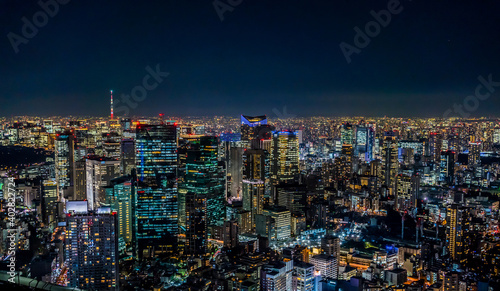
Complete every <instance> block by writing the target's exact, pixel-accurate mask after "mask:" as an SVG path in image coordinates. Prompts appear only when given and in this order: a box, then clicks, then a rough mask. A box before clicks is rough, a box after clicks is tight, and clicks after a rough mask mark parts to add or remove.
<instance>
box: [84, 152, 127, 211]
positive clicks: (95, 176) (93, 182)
mask: <svg viewBox="0 0 500 291" xmlns="http://www.w3.org/2000/svg"><path fill="white" fill-rule="evenodd" d="M85 172H86V179H85V181H86V188H87V191H86V193H87V201H88V203H89V210H93V209H95V208H98V207H100V206H102V205H103V204H105V203H106V190H105V189H104V187H106V186H108V185H110V182H111V180H113V179H115V178H118V177H119V176H120V161H118V160H114V159H108V158H103V157H95V156H93V157H89V158H87V159H86V160H85Z"/></svg>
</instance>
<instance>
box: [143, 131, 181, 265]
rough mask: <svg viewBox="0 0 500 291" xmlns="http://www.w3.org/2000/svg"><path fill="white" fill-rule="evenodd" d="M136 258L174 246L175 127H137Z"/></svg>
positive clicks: (175, 229) (176, 222)
mask: <svg viewBox="0 0 500 291" xmlns="http://www.w3.org/2000/svg"><path fill="white" fill-rule="evenodd" d="M136 165H137V180H138V186H137V203H136V205H137V208H136V210H135V218H136V223H135V225H136V228H137V230H136V232H137V241H136V248H137V250H138V255H139V257H142V256H144V255H146V256H150V255H154V253H155V252H161V251H174V250H175V248H176V245H177V234H178V232H179V229H178V205H177V180H176V170H177V126H176V124H175V123H169V124H160V125H145V124H139V125H137V127H136Z"/></svg>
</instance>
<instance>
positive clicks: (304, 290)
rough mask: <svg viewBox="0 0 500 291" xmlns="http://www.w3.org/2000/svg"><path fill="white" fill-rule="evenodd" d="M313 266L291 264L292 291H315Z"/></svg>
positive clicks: (298, 263) (298, 262)
mask: <svg viewBox="0 0 500 291" xmlns="http://www.w3.org/2000/svg"><path fill="white" fill-rule="evenodd" d="M315 283H316V282H315V280H314V265H312V264H309V263H304V262H301V261H297V262H295V261H294V262H293V286H294V289H293V290H297V291H315V290H316V288H317V286H316V284H315Z"/></svg>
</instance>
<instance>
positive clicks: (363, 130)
mask: <svg viewBox="0 0 500 291" xmlns="http://www.w3.org/2000/svg"><path fill="white" fill-rule="evenodd" d="M374 143H375V131H374V130H373V128H371V127H369V126H359V125H358V126H357V128H356V147H355V148H354V155H355V156H356V157H361V158H362V159H364V160H365V161H366V162H370V161H371V160H372V159H373V146H374Z"/></svg>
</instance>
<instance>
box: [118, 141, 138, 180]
mask: <svg viewBox="0 0 500 291" xmlns="http://www.w3.org/2000/svg"><path fill="white" fill-rule="evenodd" d="M135 167H136V163H135V141H134V140H133V139H131V138H124V139H122V140H121V142H120V170H121V173H122V175H130V174H131V173H132V170H133V169H135Z"/></svg>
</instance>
